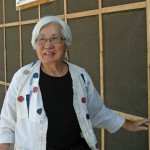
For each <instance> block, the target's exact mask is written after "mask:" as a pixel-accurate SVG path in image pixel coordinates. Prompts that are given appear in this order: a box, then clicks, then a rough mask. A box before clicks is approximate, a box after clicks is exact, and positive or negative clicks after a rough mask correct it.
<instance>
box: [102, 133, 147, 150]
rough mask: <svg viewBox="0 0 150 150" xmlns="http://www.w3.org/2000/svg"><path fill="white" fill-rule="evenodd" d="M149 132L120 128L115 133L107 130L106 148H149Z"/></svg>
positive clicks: (115, 149) (119, 149)
mask: <svg viewBox="0 0 150 150" xmlns="http://www.w3.org/2000/svg"><path fill="white" fill-rule="evenodd" d="M147 137H148V135H147V132H146V131H145V132H138V133H131V132H127V131H125V130H120V131H119V132H117V133H115V134H110V133H108V132H106V136H105V139H106V140H105V150H148V139H147Z"/></svg>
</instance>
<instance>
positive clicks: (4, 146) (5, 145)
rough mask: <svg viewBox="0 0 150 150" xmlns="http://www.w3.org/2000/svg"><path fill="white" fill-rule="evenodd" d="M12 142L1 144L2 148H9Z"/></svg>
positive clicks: (0, 148)
mask: <svg viewBox="0 0 150 150" xmlns="http://www.w3.org/2000/svg"><path fill="white" fill-rule="evenodd" d="M9 147H10V143H4V144H0V150H9Z"/></svg>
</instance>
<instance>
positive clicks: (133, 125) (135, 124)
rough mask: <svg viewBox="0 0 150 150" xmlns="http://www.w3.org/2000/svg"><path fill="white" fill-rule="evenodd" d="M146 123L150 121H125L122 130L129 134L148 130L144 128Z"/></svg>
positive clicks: (146, 127)
mask: <svg viewBox="0 0 150 150" xmlns="http://www.w3.org/2000/svg"><path fill="white" fill-rule="evenodd" d="M147 123H150V119H142V120H138V121H129V120H126V121H125V123H124V124H123V126H122V128H124V129H125V130H127V131H131V132H137V131H143V130H148V126H146V124H147Z"/></svg>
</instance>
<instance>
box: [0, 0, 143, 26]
mask: <svg viewBox="0 0 150 150" xmlns="http://www.w3.org/2000/svg"><path fill="white" fill-rule="evenodd" d="M142 8H146V2H138V3H131V4H124V5H118V6H111V7H105V8H102V9H101V10H99V9H95V10H89V11H83V12H77V13H70V14H67V15H66V16H67V19H73V18H79V17H88V16H94V15H99V14H100V13H103V14H105V13H113V12H118V11H127V10H134V9H142ZM58 16H59V17H60V18H62V19H64V14H62V15H58ZM37 21H38V19H33V20H26V21H21V22H12V23H5V24H0V28H2V27H4V26H5V27H11V26H19V24H21V25H26V24H33V23H37Z"/></svg>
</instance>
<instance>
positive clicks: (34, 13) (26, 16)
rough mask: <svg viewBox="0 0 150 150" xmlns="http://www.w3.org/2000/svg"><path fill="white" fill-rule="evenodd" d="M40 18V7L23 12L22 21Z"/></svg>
mask: <svg viewBox="0 0 150 150" xmlns="http://www.w3.org/2000/svg"><path fill="white" fill-rule="evenodd" d="M37 18H38V7H37V6H36V7H31V8H28V9H24V10H22V11H21V20H23V21H24V20H32V19H37Z"/></svg>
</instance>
